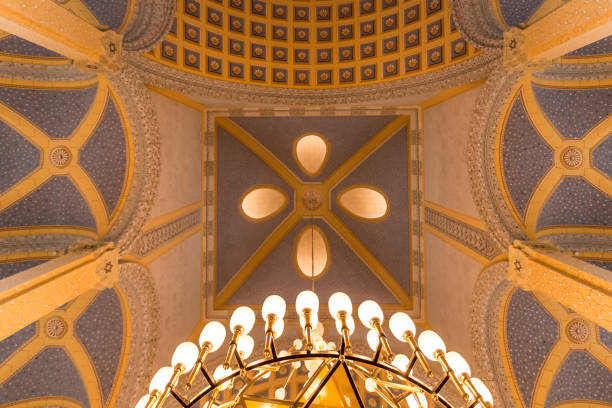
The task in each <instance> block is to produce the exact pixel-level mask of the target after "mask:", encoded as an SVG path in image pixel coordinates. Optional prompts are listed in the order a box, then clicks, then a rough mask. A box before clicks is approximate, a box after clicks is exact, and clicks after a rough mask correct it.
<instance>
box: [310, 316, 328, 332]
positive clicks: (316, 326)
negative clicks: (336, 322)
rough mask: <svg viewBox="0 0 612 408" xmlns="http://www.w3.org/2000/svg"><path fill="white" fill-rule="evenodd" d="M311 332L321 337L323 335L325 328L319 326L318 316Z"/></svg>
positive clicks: (321, 325)
mask: <svg viewBox="0 0 612 408" xmlns="http://www.w3.org/2000/svg"><path fill="white" fill-rule="evenodd" d="M312 331H313V332H314V333H317V334H318V335H319V336H321V337H323V335H324V334H325V326H324V325H323V323H321V324H319V315H317V324H316V325H314V326H313V329H312Z"/></svg>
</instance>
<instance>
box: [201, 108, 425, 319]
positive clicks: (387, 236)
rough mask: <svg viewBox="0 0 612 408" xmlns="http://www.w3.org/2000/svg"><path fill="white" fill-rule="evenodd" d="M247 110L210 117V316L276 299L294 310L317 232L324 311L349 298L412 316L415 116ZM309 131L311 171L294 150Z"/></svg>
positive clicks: (416, 272)
mask: <svg viewBox="0 0 612 408" xmlns="http://www.w3.org/2000/svg"><path fill="white" fill-rule="evenodd" d="M254 112H255V114H253V115H249V114H246V115H245V116H242V117H237V116H230V115H229V114H228V113H221V112H215V111H213V112H209V114H208V116H209V117H208V119H207V120H208V123H209V126H211V127H212V128H213V129H214V135H215V137H214V149H211V151H209V152H208V154H207V160H209V161H210V162H211V163H214V176H213V177H211V178H210V179H209V182H208V190H209V191H211V190H212V192H213V194H214V196H215V200H214V203H213V205H212V206H211V208H210V213H211V214H210V217H211V218H212V221H213V230H212V231H211V233H212V234H213V235H214V237H215V241H214V245H213V246H214V255H213V256H214V260H213V261H212V266H213V269H212V270H210V271H207V272H206V275H207V276H208V280H210V281H211V283H212V284H213V285H214V286H213V287H214V291H213V293H211V300H212V302H210V303H211V305H210V307H211V310H208V309H207V314H209V313H210V314H212V315H214V311H213V310H212V309H227V308H232V307H234V305H237V304H243V303H246V304H252V305H261V303H262V302H263V300H264V299H265V297H266V296H268V295H269V294H272V293H276V294H279V295H281V296H283V297H284V298H285V299H286V300H287V302H288V303H289V304H292V303H293V302H294V299H295V296H296V295H297V294H298V293H299V292H300V291H302V290H305V289H310V288H311V282H310V277H311V274H312V272H313V271H312V270H311V269H308V268H309V267H310V264H311V262H310V256H311V252H313V250H312V242H313V241H312V240H311V237H310V236H311V233H310V231H312V229H313V228H314V229H315V237H316V242H315V247H314V248H315V250H316V251H315V252H316V254H315V255H316V256H317V257H321V259H324V261H321V262H323V264H321V265H320V266H319V267H318V269H317V276H316V277H315V288H316V291H317V293H318V294H319V296H320V297H321V302H322V304H325V303H326V299H327V297H328V296H329V295H331V294H332V293H334V292H336V291H345V292H346V293H348V294H349V295H350V296H351V297H352V298H353V300H354V302H356V303H358V302H361V301H363V300H366V299H367V298H373V299H374V300H377V301H379V302H380V303H382V304H384V305H385V306H386V307H390V308H394V309H413V312H414V313H415V314H416V315H417V316H418V315H419V313H420V311H419V307H420V299H419V291H418V290H417V289H415V287H414V286H415V285H417V287H418V286H420V283H419V282H420V273H421V272H420V268H418V267H415V266H414V265H415V264H416V263H415V261H414V259H413V257H414V256H418V254H419V253H420V249H419V248H420V247H419V245H420V243H419V241H420V238H419V236H418V234H416V233H413V232H412V231H411V221H412V220H413V219H417V218H418V217H420V211H419V210H418V208H417V207H414V206H413V205H411V203H412V202H413V200H412V198H411V197H412V196H413V195H414V194H415V192H416V191H418V189H419V188H420V184H421V181H420V179H419V177H418V175H415V174H414V173H413V167H412V164H411V162H412V160H415V159H416V158H417V157H418V155H419V154H420V153H419V151H420V148H419V147H418V145H413V144H412V143H411V141H412V140H413V138H414V127H415V126H417V123H416V120H417V116H416V115H415V114H414V112H410V111H406V114H404V115H401V114H399V115H398V114H397V113H396V114H395V115H385V114H384V112H383V111H380V110H376V109H372V110H365V111H362V112H361V114H353V115H351V114H350V111H346V113H342V112H337V113H336V116H319V114H314V115H308V114H307V115H305V116H291V115H288V116H287V112H286V111H284V110H277V111H266V113H265V114H262V113H260V112H258V111H257V110H254ZM399 113H401V112H399ZM308 135H310V136H308ZM304 136H308V137H311V138H313V140H314V139H318V140H319V144H318V145H317V146H318V147H317V149H323V150H325V152H324V153H323V152H322V150H318V151H317V152H315V153H313V154H314V156H313V157H314V158H313V159H312V160H314V162H313V163H315V164H316V163H318V164H317V166H318V167H317V168H316V170H317V171H316V172H314V171H311V172H308V171H306V169H307V168H305V167H306V166H304V165H303V164H302V163H306V162H304V161H303V160H304V155H305V153H304V151H298V150H297V146H298V142H299V140H300V139H301V138H302V137H304ZM306 153H307V152H306ZM301 160H302V161H301ZM317 160H318V162H317ZM315 167H316V166H315ZM391 172H392V174H393V176H392V177H389V174H391ZM304 237H308V239H304ZM414 254H416V255H414ZM211 255H212V254H211ZM306 255H307V256H306ZM317 259H319V258H317ZM315 264H316V265H317V264H318V260H315ZM301 265H302V266H301ZM303 265H306V266H303ZM305 269H306V270H305ZM415 299H416V300H415Z"/></svg>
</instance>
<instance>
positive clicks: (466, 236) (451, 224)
mask: <svg viewBox="0 0 612 408" xmlns="http://www.w3.org/2000/svg"><path fill="white" fill-rule="evenodd" d="M425 222H426V223H427V225H429V226H430V227H432V228H434V229H436V230H437V231H440V232H442V233H444V234H446V235H448V236H449V237H451V238H452V239H454V240H455V241H457V242H459V243H461V244H462V245H464V246H466V247H468V248H470V249H471V250H473V251H475V252H477V253H479V254H480V255H482V256H484V257H485V258H487V259H493V258H494V257H495V256H496V255H497V254H498V253H499V251H498V250H497V248H496V247H495V245H494V244H493V242H492V239H491V237H490V236H489V233H488V232H486V231H483V230H481V229H478V228H476V227H473V226H471V225H469V224H466V223H464V222H462V221H459V220H457V219H455V218H452V217H450V216H448V215H446V214H443V213H441V212H438V211H436V210H434V209H433V208H430V207H425Z"/></svg>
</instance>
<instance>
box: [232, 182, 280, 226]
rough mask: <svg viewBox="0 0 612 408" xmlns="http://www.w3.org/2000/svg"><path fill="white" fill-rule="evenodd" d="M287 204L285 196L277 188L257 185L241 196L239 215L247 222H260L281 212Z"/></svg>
mask: <svg viewBox="0 0 612 408" xmlns="http://www.w3.org/2000/svg"><path fill="white" fill-rule="evenodd" d="M287 202H288V199H287V194H286V193H285V192H284V191H282V190H281V189H279V188H278V187H275V186H271V185H257V186H254V187H251V188H250V189H248V190H247V191H246V192H245V193H244V194H243V195H242V198H241V199H240V205H239V207H240V213H241V214H242V215H243V216H244V217H245V218H246V219H247V220H249V221H254V222H261V221H265V220H267V219H269V218H272V217H274V216H275V215H276V214H278V213H279V212H281V211H282V210H283V208H285V206H286V205H287Z"/></svg>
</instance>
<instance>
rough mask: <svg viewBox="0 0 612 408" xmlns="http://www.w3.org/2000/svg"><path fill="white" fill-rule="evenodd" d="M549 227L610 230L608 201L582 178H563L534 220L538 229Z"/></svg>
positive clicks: (611, 205)
mask: <svg viewBox="0 0 612 408" xmlns="http://www.w3.org/2000/svg"><path fill="white" fill-rule="evenodd" d="M553 225H595V226H612V198H610V197H608V196H607V195H605V194H604V193H603V192H601V191H600V190H598V189H597V188H596V187H594V186H593V185H592V184H590V183H589V182H588V181H586V180H585V179H584V178H582V177H565V178H564V179H563V180H562V181H561V183H560V184H559V185H558V186H557V188H556V189H555V191H554V192H553V193H552V194H551V196H550V198H549V199H548V201H547V202H546V204H545V205H544V208H542V212H541V213H540V215H539V217H538V222H537V228H538V229H540V228H544V227H549V226H553Z"/></svg>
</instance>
